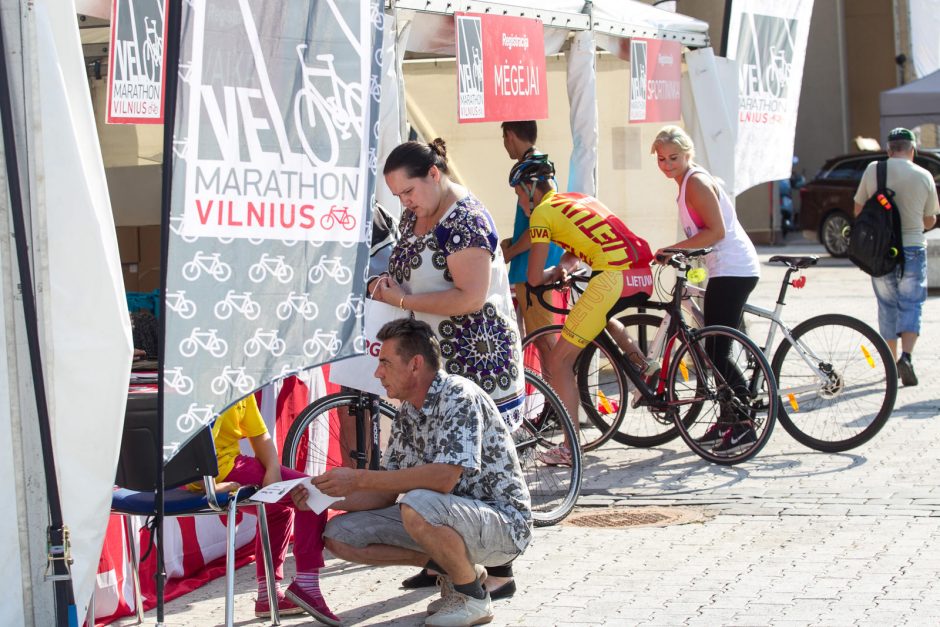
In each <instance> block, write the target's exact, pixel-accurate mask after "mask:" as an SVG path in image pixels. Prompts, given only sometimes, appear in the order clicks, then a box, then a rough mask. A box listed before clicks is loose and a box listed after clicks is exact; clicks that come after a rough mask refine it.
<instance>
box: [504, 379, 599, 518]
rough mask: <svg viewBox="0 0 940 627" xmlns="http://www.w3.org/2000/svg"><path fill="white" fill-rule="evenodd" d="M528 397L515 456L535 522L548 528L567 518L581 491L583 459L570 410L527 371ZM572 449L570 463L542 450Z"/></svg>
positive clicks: (516, 439)
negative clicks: (546, 458)
mask: <svg viewBox="0 0 940 627" xmlns="http://www.w3.org/2000/svg"><path fill="white" fill-rule="evenodd" d="M525 381H526V400H525V405H524V413H523V418H522V425H521V426H520V427H519V428H518V429H516V431H515V432H514V433H513V436H512V439H513V442H514V443H515V445H516V456H517V457H518V458H519V466H520V467H521V468H522V475H523V477H525V482H526V486H527V487H528V488H529V496H530V497H531V501H532V522H533V523H534V524H535V526H536V527H548V526H551V525H555V524H557V523H559V522H561V521H562V520H564V519H565V518H566V517H567V516H568V514H570V513H571V510H573V509H574V506H575V505H576V504H577V502H578V496H579V495H580V494H581V475H582V458H581V447H580V446H578V445H577V434H576V433H575V429H574V424H573V423H572V422H571V418H570V416H568V412H567V411H566V410H565V406H564V404H562V402H561V399H559V398H558V395H557V394H555V391H554V390H553V389H552V387H551V386H550V385H549V384H548V383H547V382H546V381H545V380H544V379H542V378H541V377H540V376H538V375H537V374H536V373H534V372H532V371H531V370H526V373H525ZM566 442H567V443H572V442H574V443H575V444H574V445H573V446H571V447H570V449H571V466H570V467H569V466H552V465H549V464H546V463H544V462H543V461H541V460H540V459H539V453H541V452H543V451H547V450H549V449H551V448H554V447H556V446H558V445H560V444H563V443H566Z"/></svg>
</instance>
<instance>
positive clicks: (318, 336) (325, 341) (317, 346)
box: [303, 329, 343, 359]
mask: <svg viewBox="0 0 940 627" xmlns="http://www.w3.org/2000/svg"><path fill="white" fill-rule="evenodd" d="M336 336H337V332H336V331H330V332H329V333H327V332H326V331H324V330H323V329H317V330H316V331H314V333H313V337H311V338H310V339H309V340H307V341H306V342H304V346H303V349H304V355H306V356H307V357H310V358H311V359H313V358H315V357H316V356H317V355H319V354H320V351H321V350H323V351H325V352H326V353H328V354H329V356H330V357H334V356H335V355H336V353H338V352H339V349H340V348H342V346H343V342H342V341H341V340H340V339H339V338H338V337H336Z"/></svg>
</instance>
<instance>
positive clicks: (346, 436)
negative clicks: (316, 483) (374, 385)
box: [281, 392, 396, 475]
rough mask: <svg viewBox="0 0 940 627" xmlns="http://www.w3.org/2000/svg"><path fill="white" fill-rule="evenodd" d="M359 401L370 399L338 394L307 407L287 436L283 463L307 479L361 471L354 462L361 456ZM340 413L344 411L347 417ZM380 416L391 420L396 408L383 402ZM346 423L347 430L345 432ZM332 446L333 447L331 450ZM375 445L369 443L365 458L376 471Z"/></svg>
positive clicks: (355, 393)
mask: <svg viewBox="0 0 940 627" xmlns="http://www.w3.org/2000/svg"><path fill="white" fill-rule="evenodd" d="M360 398H365V399H368V398H369V397H368V396H365V397H362V396H361V395H360V394H359V393H358V392H337V393H336V394H330V395H329V396H324V397H323V398H320V399H317V400H316V401H314V402H313V403H311V404H310V405H307V407H305V408H304V409H303V411H301V412H300V413H299V414H297V417H296V418H295V419H294V422H293V423H292V424H291V427H290V430H289V431H288V432H287V437H286V438H285V439H284V450H283V451H282V452H281V463H282V464H284V465H285V466H287V467H288V468H293V469H294V470H298V471H300V472H302V473H304V474H307V475H319V474H321V473H323V472H324V471H326V470H328V469H330V468H337V467H347V468H357V467H359V464H358V462H357V461H356V459H355V457H356V456H357V455H358V452H357V450H356V447H357V445H356V430H357V429H358V428H359V427H358V426H357V425H356V422H355V417H354V416H355V413H354V412H355V410H356V408H357V407H358V405H359V401H360ZM341 410H345V416H344V414H343V412H342V411H341ZM331 412H332V413H331ZM379 412H380V413H381V414H382V415H383V416H385V417H386V418H389V419H391V418H394V417H395V414H396V410H395V408H394V407H393V406H392V405H390V404H389V403H387V402H386V401H383V400H381V399H379ZM347 417H348V419H347ZM344 423H345V425H346V429H344V428H343V426H344ZM367 424H368V423H367ZM350 426H351V427H352V428H351V429H350ZM365 426H366V425H363V427H365ZM310 427H313V428H314V429H315V431H314V432H313V433H310V432H309V431H308V429H309V428H310ZM350 431H352V433H350ZM331 442H332V443H334V445H333V446H330V443H331ZM375 445H376V443H375V442H370V445H369V446H370V448H369V449H368V450H366V451H365V452H364V455H365V458H367V459H369V461H370V465H375V466H376V467H377V462H378V450H377V449H376V448H374V446H375Z"/></svg>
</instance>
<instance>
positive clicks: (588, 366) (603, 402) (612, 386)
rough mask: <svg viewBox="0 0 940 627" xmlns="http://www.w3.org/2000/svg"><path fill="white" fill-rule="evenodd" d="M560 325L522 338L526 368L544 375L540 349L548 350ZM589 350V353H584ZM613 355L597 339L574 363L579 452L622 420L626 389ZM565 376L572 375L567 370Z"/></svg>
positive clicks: (558, 335) (558, 336) (597, 442)
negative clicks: (577, 393)
mask: <svg viewBox="0 0 940 627" xmlns="http://www.w3.org/2000/svg"><path fill="white" fill-rule="evenodd" d="M561 329H562V325H560V324H553V325H550V326H547V327H543V328H541V329H538V330H537V331H533V332H532V333H530V334H528V335H527V336H525V339H523V340H522V355H523V362H524V363H525V366H526V368H528V369H530V370H533V371H534V372H536V373H538V374H539V375H540V376H544V377H545V380H546V382H548V383H549V385H551V379H550V377H548V376H545V373H546V372H547V367H546V366H545V365H544V364H543V363H542V361H543V351H545V350H549V349H551V347H553V346H554V345H555V343H556V342H558V341H559V340H560V339H561ZM589 349H590V352H588V351H589ZM615 359H616V358H615V357H614V356H613V355H611V353H610V352H609V351H608V350H607V349H606V348H605V347H603V346H601V345H600V344H599V343H598V342H597V340H594V341H593V342H591V343H590V344H588V346H587V348H586V349H585V350H584V351H582V352H581V355H579V356H578V360H577V361H576V362H575V372H574V373H573V376H576V377H577V384H578V392H579V394H580V397H581V408H580V409H581V412H580V413H581V415H580V416H571V420H572V422H574V421H575V420H578V441H579V442H580V444H581V450H582V451H593V450H594V449H596V448H598V447H600V446H601V445H602V444H604V443H605V442H606V441H607V440H609V439H610V438H611V436H613V435H614V433H616V432H617V428H618V427H619V426H620V421H621V420H623V414H624V404H623V403H621V402H620V399H621V398H625V395H624V389H625V388H626V383H625V377H624V376H623V372H621V371H620V368H619V367H618V366H617V364H616V361H615ZM569 376H572V375H571V373H569Z"/></svg>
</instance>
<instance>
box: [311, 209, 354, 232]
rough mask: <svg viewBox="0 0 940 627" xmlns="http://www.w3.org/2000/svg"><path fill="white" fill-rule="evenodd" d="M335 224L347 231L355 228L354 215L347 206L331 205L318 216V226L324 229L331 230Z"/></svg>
mask: <svg viewBox="0 0 940 627" xmlns="http://www.w3.org/2000/svg"><path fill="white" fill-rule="evenodd" d="M337 224H339V225H340V226H341V227H343V228H344V229H346V230H347V231H352V230H353V229H354V228H356V216H354V215H352V214H351V213H349V207H337V206H336V205H333V206H332V207H330V210H329V211H327V212H326V213H324V214H323V215H322V216H320V226H322V227H323V229H324V230H326V231H331V230H333V227H334V226H336V225H337Z"/></svg>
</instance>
